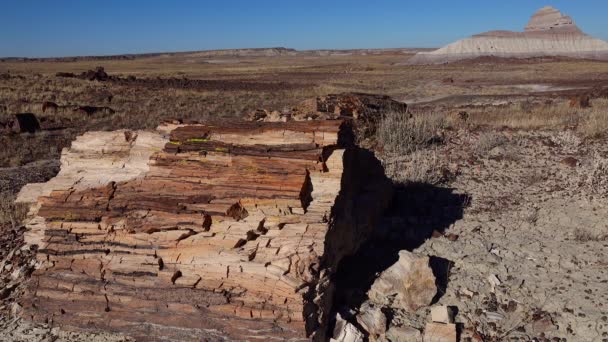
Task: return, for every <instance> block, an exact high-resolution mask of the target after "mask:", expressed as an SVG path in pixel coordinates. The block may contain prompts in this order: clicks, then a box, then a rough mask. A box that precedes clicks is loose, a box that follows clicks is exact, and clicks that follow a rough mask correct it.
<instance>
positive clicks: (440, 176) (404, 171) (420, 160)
mask: <svg viewBox="0 0 608 342" xmlns="http://www.w3.org/2000/svg"><path fill="white" fill-rule="evenodd" d="M383 164H384V168H385V172H386V175H387V176H388V177H389V178H390V179H392V180H393V181H394V182H396V183H400V184H413V183H417V184H432V185H436V184H439V183H442V182H443V181H444V180H445V176H444V174H445V172H444V167H443V165H442V164H441V162H440V160H439V157H438V156H437V152H435V151H432V150H419V151H415V152H413V153H410V154H409V155H406V156H399V157H392V158H388V159H386V160H385V161H384V163H383Z"/></svg>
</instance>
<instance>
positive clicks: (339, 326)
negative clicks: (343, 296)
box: [330, 314, 363, 342]
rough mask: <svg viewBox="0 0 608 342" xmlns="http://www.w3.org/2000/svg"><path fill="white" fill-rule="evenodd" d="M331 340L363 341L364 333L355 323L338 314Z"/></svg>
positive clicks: (339, 341) (342, 341) (341, 341)
mask: <svg viewBox="0 0 608 342" xmlns="http://www.w3.org/2000/svg"><path fill="white" fill-rule="evenodd" d="M330 341H331V342H363V333H361V332H360V331H359V330H358V329H357V328H356V327H355V326H354V325H352V324H350V323H349V322H347V321H346V320H345V319H343V318H342V316H340V314H337V316H336V327H335V328H334V334H333V338H331V339H330Z"/></svg>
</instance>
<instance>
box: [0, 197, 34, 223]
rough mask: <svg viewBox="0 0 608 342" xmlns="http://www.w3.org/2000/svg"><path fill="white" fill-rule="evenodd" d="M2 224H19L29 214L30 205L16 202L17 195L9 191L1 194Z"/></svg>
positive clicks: (0, 212) (0, 219)
mask: <svg viewBox="0 0 608 342" xmlns="http://www.w3.org/2000/svg"><path fill="white" fill-rule="evenodd" d="M0 195H1V196H0V226H4V225H11V226H13V227H17V226H19V225H20V224H21V223H22V222H23V220H24V219H25V217H26V215H27V211H28V209H29V206H27V205H25V204H23V203H15V196H13V195H11V194H8V193H1V194H0Z"/></svg>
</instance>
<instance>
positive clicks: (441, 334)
mask: <svg viewBox="0 0 608 342" xmlns="http://www.w3.org/2000/svg"><path fill="white" fill-rule="evenodd" d="M423 341H424V342H456V324H442V323H427V324H426V329H425V330H424V339H423Z"/></svg>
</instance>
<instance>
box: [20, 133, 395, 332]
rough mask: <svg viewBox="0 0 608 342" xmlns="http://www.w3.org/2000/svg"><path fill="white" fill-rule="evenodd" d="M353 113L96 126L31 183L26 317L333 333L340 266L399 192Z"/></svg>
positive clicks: (26, 192) (117, 327)
mask: <svg viewBox="0 0 608 342" xmlns="http://www.w3.org/2000/svg"><path fill="white" fill-rule="evenodd" d="M349 137H352V132H350V127H349V126H348V125H346V124H344V123H343V122H341V121H307V122H288V123H256V122H244V123H243V122H240V123H227V124H226V123H225V124H206V125H204V124H200V125H167V126H164V127H159V129H158V130H157V131H156V132H130V131H117V132H91V133H86V134H84V135H83V136H80V137H79V138H78V139H77V140H76V141H74V142H73V143H72V147H71V148H70V149H68V150H65V151H64V152H63V154H62V168H61V171H60V173H59V174H58V175H57V177H55V178H53V179H52V180H50V181H49V182H47V183H44V184H30V185H27V186H26V187H24V189H22V191H21V193H20V195H19V198H18V201H22V202H30V203H33V205H32V209H31V210H30V217H31V219H30V221H29V224H28V227H29V228H30V231H29V233H28V235H27V241H28V242H29V243H30V244H36V245H38V246H39V249H38V258H39V259H40V260H42V261H45V266H44V267H43V268H41V269H39V270H37V271H36V272H35V273H34V275H33V278H34V282H33V285H32V286H31V291H30V294H29V303H26V305H25V310H24V312H25V314H26V315H27V316H30V317H32V318H34V319H36V320H48V321H52V322H55V323H57V324H61V325H62V326H70V327H73V328H77V329H105V330H112V331H120V332H124V333H127V334H129V335H132V336H135V337H137V338H139V339H141V340H160V339H161V338H167V339H172V340H180V341H181V340H201V339H211V340H213V339H217V338H219V337H225V338H228V339H235V340H249V339H254V338H255V339H261V340H268V339H275V338H277V339H300V338H301V339H305V338H307V337H313V338H314V339H317V340H323V339H325V334H326V329H327V326H326V325H327V321H328V314H329V310H330V308H331V304H332V291H333V287H332V284H331V281H330V278H331V275H332V274H333V272H335V270H336V268H337V267H338V264H339V261H340V260H341V259H342V258H343V257H344V256H345V255H348V254H351V253H353V252H354V251H355V250H356V249H357V248H358V246H359V245H360V244H361V243H363V242H364V241H365V239H366V238H367V237H368V236H369V234H370V233H371V230H372V229H373V226H374V223H375V221H376V219H377V218H378V217H379V216H380V215H381V213H382V211H383V210H384V208H385V206H386V205H387V203H388V200H389V198H390V196H391V194H390V192H391V191H390V190H391V187H390V183H389V181H388V180H387V179H386V178H385V177H384V175H383V170H382V168H381V166H380V164H379V162H378V161H377V160H376V159H375V158H374V156H373V154H372V153H370V152H369V151H365V150H362V149H359V148H357V147H355V146H354V145H353V144H352V143H351V142H350V141H349Z"/></svg>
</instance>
